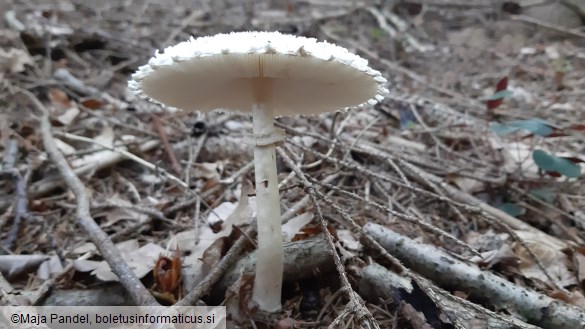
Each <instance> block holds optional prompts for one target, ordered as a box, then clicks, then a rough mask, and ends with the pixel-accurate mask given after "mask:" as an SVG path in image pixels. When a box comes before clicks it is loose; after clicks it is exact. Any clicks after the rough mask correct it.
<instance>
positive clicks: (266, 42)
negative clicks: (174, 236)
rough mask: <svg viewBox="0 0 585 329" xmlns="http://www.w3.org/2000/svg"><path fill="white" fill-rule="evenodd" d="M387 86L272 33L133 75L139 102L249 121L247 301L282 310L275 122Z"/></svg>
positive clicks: (197, 44) (165, 57)
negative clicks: (253, 245)
mask: <svg viewBox="0 0 585 329" xmlns="http://www.w3.org/2000/svg"><path fill="white" fill-rule="evenodd" d="M385 83H386V79H384V78H383V77H382V76H381V74H380V72H378V71H376V70H374V69H372V68H370V67H369V66H368V62H367V61H366V60H365V59H363V58H361V57H359V56H357V55H354V54H352V53H350V52H349V51H348V50H347V49H345V48H342V47H338V46H336V45H333V44H329V43H327V42H318V41H317V40H316V39H313V38H304V37H296V36H293V35H284V34H281V33H278V32H237V33H230V34H218V35H215V36H209V37H201V38H197V39H195V38H191V39H190V40H189V41H186V42H181V43H179V44H177V45H175V46H171V47H168V48H166V49H165V50H164V51H163V52H162V53H159V52H158V51H157V52H156V54H155V56H154V57H153V58H151V59H150V61H149V62H148V64H147V65H144V66H141V67H140V68H139V69H138V70H137V72H136V73H134V74H133V75H132V80H131V81H130V82H129V83H128V85H129V88H130V89H131V90H132V91H134V92H135V93H136V94H137V95H138V96H140V97H143V98H147V99H149V100H151V101H154V102H156V103H159V104H162V105H164V106H166V107H170V108H179V109H185V110H197V111H212V110H222V111H230V112H237V113H242V114H250V113H251V114H252V120H253V134H252V135H250V136H248V142H249V143H251V144H252V145H253V146H254V165H255V182H256V200H257V208H258V210H257V221H258V253H257V262H256V276H255V279H254V288H253V297H252V298H253V300H254V301H255V302H256V303H257V304H258V306H259V308H260V309H261V310H264V311H268V312H273V311H277V310H279V309H280V307H281V300H280V299H281V289H282V276H283V273H282V269H283V257H284V255H283V242H282V230H281V213H280V197H279V194H278V179H277V173H276V155H275V146H276V145H278V144H280V143H282V142H283V141H284V135H285V134H284V131H283V130H282V129H278V128H275V127H274V118H275V117H277V116H290V115H299V114H301V115H303V114H304V115H310V114H320V113H324V112H332V111H337V110H340V109H343V108H348V107H354V106H359V105H361V104H364V103H368V104H375V103H376V102H378V101H380V100H382V99H383V98H384V96H385V95H386V94H387V92H388V91H387V90H386V88H385V87H384V85H385Z"/></svg>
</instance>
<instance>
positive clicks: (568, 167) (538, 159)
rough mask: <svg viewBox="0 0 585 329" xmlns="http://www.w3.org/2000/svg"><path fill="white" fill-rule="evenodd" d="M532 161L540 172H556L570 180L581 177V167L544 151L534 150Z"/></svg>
mask: <svg viewBox="0 0 585 329" xmlns="http://www.w3.org/2000/svg"><path fill="white" fill-rule="evenodd" d="M532 159H533V160H534V162H535V163H536V165H537V166H538V167H539V168H540V169H542V170H546V171H552V172H557V173H559V174H561V175H563V176H567V177H572V178H576V177H579V176H581V167H580V166H579V165H578V164H576V163H573V162H571V161H570V160H567V159H565V158H561V157H558V156H555V155H551V154H548V153H546V152H545V151H542V150H534V152H532Z"/></svg>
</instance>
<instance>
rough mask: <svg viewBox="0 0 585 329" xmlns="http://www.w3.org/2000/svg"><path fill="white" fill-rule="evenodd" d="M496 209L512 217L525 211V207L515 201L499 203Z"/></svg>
mask: <svg viewBox="0 0 585 329" xmlns="http://www.w3.org/2000/svg"><path fill="white" fill-rule="evenodd" d="M498 209H500V210H501V211H503V212H505V213H506V214H508V215H510V216H512V217H518V216H520V215H522V214H524V213H525V212H526V209H524V208H522V207H520V206H519V205H517V204H515V203H502V204H501V205H499V206H498Z"/></svg>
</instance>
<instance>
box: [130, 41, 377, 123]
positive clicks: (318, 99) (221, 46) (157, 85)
mask: <svg viewBox="0 0 585 329" xmlns="http://www.w3.org/2000/svg"><path fill="white" fill-rule="evenodd" d="M132 79H133V80H131V81H130V82H129V84H128V85H129V88H130V89H131V90H132V91H134V92H135V93H136V94H137V95H139V96H141V97H144V98H148V99H150V100H152V101H155V102H157V103H160V104H163V105H165V106H167V107H172V108H180V109H184V110H197V111H212V110H216V109H222V110H227V111H232V112H239V113H250V111H251V109H252V107H253V104H255V103H257V102H258V95H257V90H258V85H259V84H261V85H262V86H267V88H268V89H266V90H269V92H267V93H266V95H263V97H262V102H263V103H265V105H266V106H269V107H271V108H272V109H273V110H274V114H275V115H277V116H282V115H295V114H319V113H323V112H331V111H336V110H339V109H342V108H347V107H354V106H359V105H361V104H363V103H371V104H374V103H376V102H377V101H380V100H381V99H382V98H383V97H384V96H385V95H386V94H387V90H386V88H385V83H386V79H384V78H383V77H382V76H381V74H380V72H378V71H376V70H374V69H372V68H370V67H369V66H368V62H367V61H366V60H365V59H363V58H361V57H359V56H357V55H354V54H352V53H350V52H349V51H348V50H347V49H345V48H342V47H338V46H335V45H332V44H329V43H326V42H317V40H315V39H312V38H304V37H296V36H292V35H284V34H280V33H278V32H236V33H230V34H219V35H215V36H211V37H202V38H198V39H193V38H191V39H190V40H189V41H186V42H182V43H179V44H177V45H175V46H172V47H169V48H167V49H165V50H164V51H163V52H162V53H158V52H157V53H156V55H155V57H153V58H151V60H150V61H149V63H148V64H147V65H144V66H142V67H140V68H139V69H138V71H137V72H136V73H134V74H133V75H132Z"/></svg>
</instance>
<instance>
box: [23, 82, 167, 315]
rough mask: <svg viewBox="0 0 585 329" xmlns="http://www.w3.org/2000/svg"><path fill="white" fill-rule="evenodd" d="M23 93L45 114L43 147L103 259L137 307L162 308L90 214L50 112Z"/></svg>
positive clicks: (43, 119) (42, 121) (85, 196)
mask: <svg viewBox="0 0 585 329" xmlns="http://www.w3.org/2000/svg"><path fill="white" fill-rule="evenodd" d="M20 92H21V93H23V94H24V95H26V96H27V97H28V98H29V99H30V100H31V102H32V103H34V104H35V106H36V107H37V108H38V109H39V110H40V111H41V112H42V113H43V115H42V118H41V136H42V139H43V145H44V146H45V151H46V152H47V154H48V155H49V158H50V159H51V160H52V161H53V163H54V164H55V166H56V167H57V169H58V170H59V173H60V174H61V176H62V177H63V179H64V180H65V182H66V184H67V186H68V187H69V188H70V189H71V190H72V191H73V194H74V195H75V197H76V199H77V220H78V222H79V225H80V226H81V227H82V228H83V230H84V231H85V232H86V233H87V235H88V236H89V237H90V238H91V240H92V242H93V243H94V244H95V245H96V247H97V249H98V250H99V251H100V253H101V254H102V256H103V258H104V259H105V260H106V261H107V263H108V264H109V265H110V267H111V269H112V271H113V272H114V273H115V274H116V275H117V276H118V278H119V279H120V283H121V284H122V285H123V286H124V288H126V290H127V291H128V294H129V295H130V297H131V298H132V300H133V301H134V303H136V305H141V306H146V305H159V304H158V303H157V302H156V300H155V299H154V298H153V297H152V295H151V294H150V293H149V292H148V290H147V289H146V288H145V287H144V285H143V284H142V282H140V280H139V279H138V277H136V274H134V272H133V271H132V269H131V268H130V266H128V264H127V263H126V262H125V261H124V259H123V258H122V254H121V253H120V251H119V250H118V249H117V248H116V246H115V245H114V244H113V243H112V241H111V240H110V238H109V237H108V235H107V234H106V233H104V231H102V229H101V228H100V226H99V225H97V223H96V222H95V221H94V219H93V218H92V217H91V214H90V211H89V209H90V207H89V198H88V196H87V193H86V192H85V186H84V185H83V183H82V182H81V180H80V179H79V177H77V175H75V173H74V172H73V170H71V168H70V167H69V164H68V163H67V160H65V157H64V156H63V154H61V152H60V151H59V149H58V148H57V144H56V143H55V140H54V139H53V135H52V133H51V122H50V117H49V111H48V110H47V109H46V108H45V106H44V105H43V104H42V103H41V102H40V101H39V100H38V99H37V98H36V96H34V95H33V94H32V93H31V92H29V91H28V90H20Z"/></svg>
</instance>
